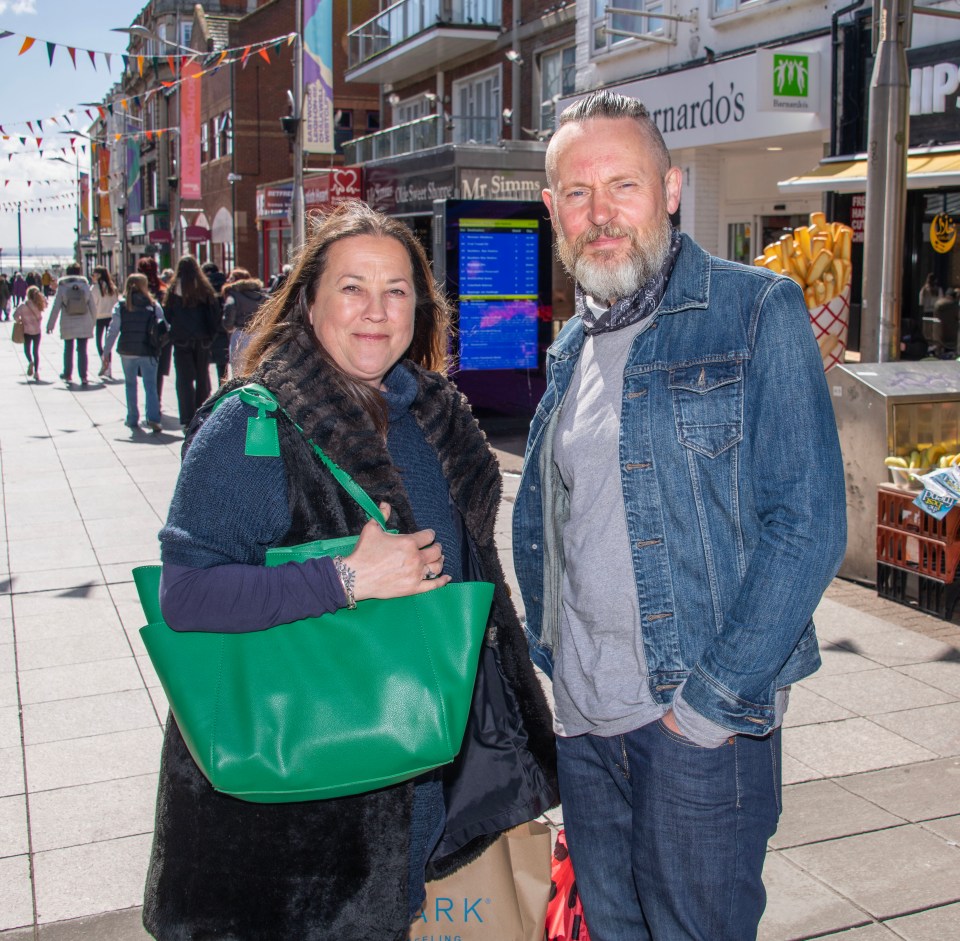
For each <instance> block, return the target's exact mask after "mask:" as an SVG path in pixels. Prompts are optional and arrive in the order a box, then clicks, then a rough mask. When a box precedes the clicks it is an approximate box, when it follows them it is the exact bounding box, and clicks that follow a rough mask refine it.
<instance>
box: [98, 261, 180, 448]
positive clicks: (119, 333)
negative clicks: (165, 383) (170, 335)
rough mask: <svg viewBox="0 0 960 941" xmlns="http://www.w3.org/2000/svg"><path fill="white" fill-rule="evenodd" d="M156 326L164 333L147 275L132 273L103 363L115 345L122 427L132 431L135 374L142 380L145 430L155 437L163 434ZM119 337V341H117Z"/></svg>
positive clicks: (117, 309)
mask: <svg viewBox="0 0 960 941" xmlns="http://www.w3.org/2000/svg"><path fill="white" fill-rule="evenodd" d="M157 324H160V325H161V330H160V332H163V331H165V330H166V321H165V320H164V319H163V308H162V307H161V306H160V305H159V304H158V303H157V301H156V298H154V296H153V295H152V294H151V293H150V285H149V283H148V281H147V278H146V275H142V274H132V275H130V276H129V277H128V278H127V284H126V287H125V289H124V295H123V299H122V300H120V301H117V304H116V306H115V307H114V309H113V316H112V317H111V319H110V327H109V329H108V330H107V342H106V345H105V347H104V362H106V363H108V364H109V362H110V351H111V350H112V349H113V344H114V343H117V351H118V352H119V353H120V362H121V364H122V365H123V380H124V383H125V384H126V393H127V420H126V421H125V422H124V424H125V425H126V426H127V427H128V428H130V429H131V430H133V431H136V430H137V428H139V427H140V407H139V405H138V404H137V375H138V374H139V375H140V377H141V378H142V380H143V395H144V399H145V400H146V410H147V421H146V427H147V428H149V429H150V430H151V431H152V432H153V433H154V434H158V433H159V432H161V431H163V425H161V424H160V399H159V397H158V396H157V361H158V357H159V355H160V349H159V347H158V345H157V342H156V339H155V338H156V336H157V333H158V330H157V326H156V325H157ZM118 337H119V342H117V338H118Z"/></svg>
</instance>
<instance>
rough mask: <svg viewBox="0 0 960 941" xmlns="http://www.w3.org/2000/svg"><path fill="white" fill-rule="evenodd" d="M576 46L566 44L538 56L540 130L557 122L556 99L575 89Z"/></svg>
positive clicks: (551, 128) (548, 128)
mask: <svg viewBox="0 0 960 941" xmlns="http://www.w3.org/2000/svg"><path fill="white" fill-rule="evenodd" d="M576 81H577V48H576V46H567V47H566V48H564V49H556V50H553V51H551V52H545V53H543V55H541V56H540V130H541V131H552V130H553V129H554V127H556V123H557V120H556V119H557V101H558V100H559V99H560V98H563V97H565V96H567V95H572V94H573V93H574V91H575V90H576Z"/></svg>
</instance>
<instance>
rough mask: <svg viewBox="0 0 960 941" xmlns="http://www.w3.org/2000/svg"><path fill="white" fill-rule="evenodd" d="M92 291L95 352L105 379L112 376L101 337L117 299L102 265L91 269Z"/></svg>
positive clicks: (107, 273)
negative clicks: (94, 317) (98, 357)
mask: <svg viewBox="0 0 960 941" xmlns="http://www.w3.org/2000/svg"><path fill="white" fill-rule="evenodd" d="M90 290H91V291H93V303H94V306H95V307H96V309H97V324H96V330H97V354H98V355H99V356H100V359H101V366H100V375H101V376H105V377H106V378H107V379H110V378H112V376H111V374H110V359H109V357H107V358H106V359H104V355H103V352H104V347H103V337H104V334H105V333H106V332H107V327H109V326H110V320H111V318H112V317H113V309H114V307H116V305H117V301H118V300H119V294H118V292H117V286H116V285H115V284H114V283H113V278H112V277H110V272H109V271H108V270H107V269H106V268H104V267H103V266H102V265H98V266H97V267H96V268H94V269H93V284H91V285H90Z"/></svg>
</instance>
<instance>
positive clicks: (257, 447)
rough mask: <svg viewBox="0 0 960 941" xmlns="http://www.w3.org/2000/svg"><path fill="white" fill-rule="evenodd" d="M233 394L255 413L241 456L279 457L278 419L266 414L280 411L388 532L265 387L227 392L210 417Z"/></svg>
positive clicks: (370, 504)
mask: <svg viewBox="0 0 960 941" xmlns="http://www.w3.org/2000/svg"><path fill="white" fill-rule="evenodd" d="M235 395H238V396H240V400H241V401H242V402H244V403H245V404H247V405H252V406H253V407H254V408H255V409H256V410H257V416H256V418H254V417H253V416H251V417H250V418H248V419H247V439H246V445H245V447H244V454H247V455H249V456H251V457H279V456H280V437H279V435H278V433H277V420H276V418H268V417H267V413H268V412H276V411H280V412H282V413H283V414H284V415H286V416H287V418H288V419H289V420H290V423H291V424H292V425H293V427H294V428H296V429H297V431H299V432H300V434H301V435H303V437H304V438H305V439H306V441H307V443H308V444H309V445H310V446H311V447H312V448H313V450H314V451H315V452H316V453H317V457H319V458H320V460H321V461H323V463H324V465H325V466H326V467H327V469H328V470H329V471H330V473H331V474H333V476H334V479H335V480H336V481H337V483H338V484H340V486H341V487H343V489H344V490H346V491H347V493H348V494H350V496H351V497H352V498H353V499H354V500H355V501H356V502H357V503H358V504H360V508H361V509H362V510H363V512H364V513H366V514H367V518H368V519H372V520H376V522H377V525H378V526H379V527H380V528H381V529H382V530H384V532H387V521H386V520H385V519H384V518H383V514H382V513H381V512H380V507H378V506H377V504H376V503H375V502H374V500H373V498H372V497H371V496H370V494H368V493H367V491H366V490H364V489H363V487H361V486H360V484H358V483H357V482H356V481H355V480H354V479H353V478H352V477H351V476H350V475H349V474H348V473H347V472H346V471H345V470H344V469H343V468H342V467H340V465H339V464H337V463H335V462H334V461H332V460H330V458H329V457H327V455H326V454H325V453H324V452H323V449H322V448H321V447H320V446H319V445H318V444H316V443H315V442H314V440H313V439H312V438H310V437H308V435H307V433H306V432H305V431H304V430H303V428H301V427H300V425H298V424H297V423H296V422H295V421H294V420H293V418H292V416H291V415H290V413H289V412H288V411H287V410H286V409H284V408H281V406H280V403H279V402H278V401H277V398H276V396H275V395H274V394H273V393H272V392H271V391H270V390H269V389H268V388H267V387H266V386H262V385H260V384H259V383H258V382H248V383H247V384H246V385H244V386H240V388H238V389H233V390H232V391H230V392H226V393H224V394H223V395H222V396H220V398H218V399H217V400H216V401H215V402H214V403H213V406H212V407H211V409H210V413H211V414H213V412H215V411H216V410H217V408H219V407H220V405H222V404H223V403H224V402H225V401H226V400H227V399H230V398H233V396H235Z"/></svg>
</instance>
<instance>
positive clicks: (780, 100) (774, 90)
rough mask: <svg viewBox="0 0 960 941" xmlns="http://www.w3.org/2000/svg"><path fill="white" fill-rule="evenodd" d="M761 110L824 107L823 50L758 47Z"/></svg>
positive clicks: (799, 111)
mask: <svg viewBox="0 0 960 941" xmlns="http://www.w3.org/2000/svg"><path fill="white" fill-rule="evenodd" d="M756 55H757V110H758V111H788V112H789V111H792V112H793V113H795V114H805V115H808V114H813V113H816V112H817V111H818V109H819V107H820V104H821V102H820V53H819V52H815V51H813V50H810V51H809V52H807V51H804V50H801V49H790V50H785V51H777V50H776V49H758V50H757V54H756Z"/></svg>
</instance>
